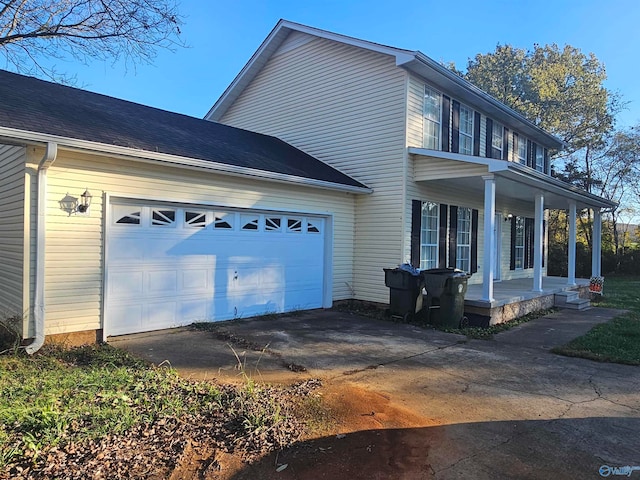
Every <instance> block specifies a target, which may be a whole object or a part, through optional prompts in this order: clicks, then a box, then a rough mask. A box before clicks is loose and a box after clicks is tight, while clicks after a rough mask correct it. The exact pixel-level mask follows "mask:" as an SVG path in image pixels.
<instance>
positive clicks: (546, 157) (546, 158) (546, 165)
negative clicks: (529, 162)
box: [544, 148, 551, 173]
mask: <svg viewBox="0 0 640 480" xmlns="http://www.w3.org/2000/svg"><path fill="white" fill-rule="evenodd" d="M544 173H551V171H550V170H549V150H547V149H546V148H545V149H544Z"/></svg>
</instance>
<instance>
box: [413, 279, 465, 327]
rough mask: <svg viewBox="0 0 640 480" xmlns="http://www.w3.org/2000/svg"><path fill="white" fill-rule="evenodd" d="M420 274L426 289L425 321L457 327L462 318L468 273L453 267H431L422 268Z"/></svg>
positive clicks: (441, 325) (442, 325)
mask: <svg viewBox="0 0 640 480" xmlns="http://www.w3.org/2000/svg"><path fill="white" fill-rule="evenodd" d="M421 274H422V277H423V278H424V284H425V289H426V291H427V302H426V305H425V313H426V314H425V317H426V320H427V322H429V323H431V324H433V325H437V326H440V327H449V328H458V327H459V326H460V324H461V322H462V319H463V318H464V296H465V294H466V293H467V280H468V279H469V275H467V274H466V273H465V272H463V271H462V270H457V269H454V268H433V269H431V270H423V271H422V272H421Z"/></svg>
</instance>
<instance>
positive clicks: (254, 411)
mask: <svg viewBox="0 0 640 480" xmlns="http://www.w3.org/2000/svg"><path fill="white" fill-rule="evenodd" d="M294 387H295V388H297V390H295V391H294V390H293V389H294ZM288 388H289V389H291V390H286V389H277V388H275V387H268V386H264V387H263V386H258V385H256V384H254V383H253V382H252V381H251V380H250V379H248V378H246V379H245V381H244V382H243V384H242V385H240V386H235V385H224V384H215V383H212V382H196V381H189V380H185V379H182V378H180V377H178V375H177V374H176V372H175V371H173V370H171V369H169V368H158V367H154V366H151V365H149V364H147V363H145V362H143V361H140V360H138V359H135V358H133V357H132V356H130V355H128V354H127V353H125V352H123V351H121V350H118V349H115V348H112V347H110V346H108V345H100V346H86V347H79V348H74V349H69V350H63V349H59V348H52V347H45V348H43V349H42V350H41V351H40V352H38V353H37V354H35V355H33V356H27V355H25V354H23V353H14V354H10V355H0V392H2V393H1V395H0V480H4V479H9V478H12V479H15V478H62V477H65V475H66V474H67V473H68V471H74V472H75V473H74V474H75V475H76V476H75V477H74V478H82V477H84V478H89V477H91V476H92V475H93V473H92V469H96V468H104V469H106V470H107V471H111V472H112V473H115V472H118V475H120V476H119V477H118V478H147V477H148V476H149V475H151V474H157V473H158V472H164V473H166V472H169V471H170V469H171V468H172V467H173V466H175V463H176V462H177V460H178V459H179V457H180V454H181V452H182V451H183V450H184V448H185V445H187V443H188V442H190V441H193V442H196V443H200V444H207V445H214V446H215V447H216V448H222V449H224V450H225V451H230V452H233V451H240V452H246V453H247V455H246V457H247V458H250V457H251V455H254V454H258V453H264V451H265V450H266V451H270V450H272V449H278V448H282V447H283V446H285V445H287V444H288V443H290V442H291V441H293V440H296V439H297V437H298V436H299V434H300V433H301V431H302V429H303V427H302V424H301V423H300V421H299V420H298V417H299V415H296V414H294V409H297V408H298V407H297V405H296V404H295V399H296V398H311V397H312V396H311V395H309V392H310V390H311V389H313V388H315V387H314V386H313V385H311V386H309V385H306V386H305V385H303V384H300V385H297V386H293V387H288ZM301 391H302V392H301ZM149 439H153V441H149ZM105 452H108V453H109V455H110V457H105V455H106V453H105ZM78 469H83V470H81V471H79V470H78ZM132 469H135V471H134V470H132ZM154 472H155V473H154ZM161 476H162V475H160V477H161ZM160 477H158V478H160ZM65 478H66V477H65Z"/></svg>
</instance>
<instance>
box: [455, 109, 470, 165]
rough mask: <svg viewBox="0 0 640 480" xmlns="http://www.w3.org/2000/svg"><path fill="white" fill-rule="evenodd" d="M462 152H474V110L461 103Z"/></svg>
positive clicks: (460, 145) (466, 153) (460, 143)
mask: <svg viewBox="0 0 640 480" xmlns="http://www.w3.org/2000/svg"><path fill="white" fill-rule="evenodd" d="M458 148H459V149H460V150H459V151H460V153H463V154H465V155H471V154H472V153H473V110H471V109H470V108H469V107H465V106H464V105H460V142H459V147H458Z"/></svg>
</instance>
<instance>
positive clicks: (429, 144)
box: [423, 86, 442, 150]
mask: <svg viewBox="0 0 640 480" xmlns="http://www.w3.org/2000/svg"><path fill="white" fill-rule="evenodd" d="M441 123H442V95H441V94H440V93H439V92H437V91H435V90H433V89H431V88H429V87H428V86H425V89H424V132H423V133H424V145H423V146H424V148H429V149H432V150H440V124H441Z"/></svg>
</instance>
